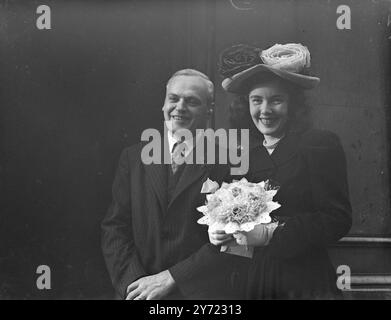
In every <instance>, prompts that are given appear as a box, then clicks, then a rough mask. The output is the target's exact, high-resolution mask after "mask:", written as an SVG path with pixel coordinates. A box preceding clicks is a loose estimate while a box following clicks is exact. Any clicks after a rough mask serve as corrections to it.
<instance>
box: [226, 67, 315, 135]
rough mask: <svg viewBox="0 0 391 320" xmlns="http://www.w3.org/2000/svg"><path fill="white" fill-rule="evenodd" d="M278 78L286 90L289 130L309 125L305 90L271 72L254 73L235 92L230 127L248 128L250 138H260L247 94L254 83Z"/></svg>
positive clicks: (298, 130) (302, 128)
mask: <svg viewBox="0 0 391 320" xmlns="http://www.w3.org/2000/svg"><path fill="white" fill-rule="evenodd" d="M275 79H278V80H279V81H280V82H281V83H282V84H283V85H284V88H285V89H286V90H287V93H288V96H289V102H288V123H287V126H288V127H287V130H289V132H303V131H305V130H307V129H309V128H310V127H311V125H312V124H311V108H310V106H309V105H308V104H307V100H306V95H305V90H304V89H302V88H300V87H298V86H297V85H295V84H292V83H291V82H289V81H286V80H283V79H281V78H279V77H277V76H275V75H274V74H272V73H262V74H258V75H255V76H253V77H251V78H249V79H247V81H246V82H245V83H243V85H242V90H241V91H242V92H243V93H240V94H236V95H235V96H234V99H233V101H232V103H231V104H230V107H229V122H230V127H231V128H234V129H249V130H250V135H251V137H252V138H256V139H258V138H262V137H263V136H262V134H261V133H260V132H259V130H258V129H257V128H256V126H255V124H254V122H253V120H252V118H251V115H250V107H249V99H248V94H249V93H250V90H251V88H252V87H254V85H258V84H263V83H266V82H269V81H272V80H275Z"/></svg>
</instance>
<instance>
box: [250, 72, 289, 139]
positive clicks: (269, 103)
mask: <svg viewBox="0 0 391 320" xmlns="http://www.w3.org/2000/svg"><path fill="white" fill-rule="evenodd" d="M248 98H249V106H250V114H251V118H252V120H253V122H254V124H255V126H256V127H257V128H258V130H259V131H260V132H261V133H262V134H263V135H264V136H270V137H273V138H280V137H281V136H282V135H283V134H284V132H285V129H286V124H287V122H288V104H289V94H288V92H287V90H286V88H285V86H284V85H283V83H281V81H279V80H277V79H273V80H270V81H267V82H264V83H262V84H257V85H255V86H253V87H252V88H251V90H250V93H249V95H248Z"/></svg>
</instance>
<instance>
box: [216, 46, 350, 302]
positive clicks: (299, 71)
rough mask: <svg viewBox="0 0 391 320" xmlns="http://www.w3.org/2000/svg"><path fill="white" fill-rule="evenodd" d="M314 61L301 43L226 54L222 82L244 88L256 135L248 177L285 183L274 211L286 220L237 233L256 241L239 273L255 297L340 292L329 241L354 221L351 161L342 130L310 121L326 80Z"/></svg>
mask: <svg viewBox="0 0 391 320" xmlns="http://www.w3.org/2000/svg"><path fill="white" fill-rule="evenodd" d="M237 61H239V63H237ZM309 65H310V53H309V51H308V49H307V48H306V47H304V46H302V45H300V44H287V45H275V46H273V47H271V48H270V49H268V50H264V51H261V50H259V49H257V48H252V47H248V46H242V45H240V46H237V47H233V48H231V49H229V50H228V51H225V52H224V53H223V55H222V63H221V68H222V70H223V74H224V76H225V77H226V79H225V80H224V81H223V83H222V86H223V88H224V89H225V90H226V91H227V92H231V93H234V94H236V95H237V98H236V101H235V103H234V104H233V106H232V108H231V117H232V119H231V120H233V122H235V124H236V125H238V124H239V126H240V127H242V128H250V132H251V133H252V137H253V142H252V143H250V146H251V147H250V153H249V156H250V167H249V171H248V173H247V175H246V178H247V179H248V180H249V181H251V182H260V181H265V180H270V181H272V182H273V184H276V185H278V186H279V191H278V192H277V195H276V196H275V197H274V201H277V202H278V203H279V204H281V207H280V208H279V209H277V210H275V211H274V212H273V213H272V216H273V218H274V219H275V221H277V222H278V224H277V223H275V224H273V225H271V226H270V227H265V225H258V226H257V227H256V228H255V229H254V230H253V231H251V232H249V233H242V234H237V235H235V238H236V241H237V242H238V243H239V244H244V243H247V244H248V245H252V246H254V247H255V250H254V256H253V258H252V259H251V260H250V259H248V260H247V261H248V263H246V264H245V267H241V269H240V270H239V278H238V279H237V280H236V281H237V283H239V284H240V285H241V286H242V290H243V294H244V297H245V298H247V299H291V298H294V299H296V298H310V299H314V298H321V299H324V298H337V297H339V296H340V292H339V291H338V289H337V287H336V280H337V277H336V273H335V270H334V267H333V266H332V264H331V262H330V259H329V257H328V253H327V247H328V246H329V245H331V244H334V243H336V242H337V241H338V239H340V238H341V237H343V236H344V235H346V234H347V232H348V231H349V229H350V227H351V205H350V200H349V193H348V183H347V174H346V161H345V156H344V152H343V149H342V147H341V144H340V141H339V139H338V137H337V136H336V135H335V134H333V133H331V132H329V131H321V130H315V129H311V128H310V126H309V124H308V121H306V119H307V118H308V107H307V106H306V104H305V101H304V90H305V89H312V88H314V87H315V86H316V85H317V84H318V83H319V78H317V77H312V76H309V75H308V68H309ZM249 121H250V122H249ZM246 123H247V125H246ZM236 178H237V177H236ZM209 238H210V241H211V243H212V244H214V245H222V244H224V243H226V242H227V241H229V240H231V239H232V237H231V236H230V235H227V234H225V233H224V232H223V231H215V232H210V233H209Z"/></svg>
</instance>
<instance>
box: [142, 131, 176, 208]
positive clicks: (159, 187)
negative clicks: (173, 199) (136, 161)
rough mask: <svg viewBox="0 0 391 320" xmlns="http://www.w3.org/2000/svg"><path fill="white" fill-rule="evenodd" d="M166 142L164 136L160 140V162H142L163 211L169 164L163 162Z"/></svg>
mask: <svg viewBox="0 0 391 320" xmlns="http://www.w3.org/2000/svg"><path fill="white" fill-rule="evenodd" d="M167 146H168V142H167V139H166V138H165V139H164V140H163V141H162V146H161V148H162V149H161V150H162V151H163V152H162V154H161V156H162V159H161V163H162V164H144V168H145V172H146V175H147V177H148V183H149V184H150V185H151V186H152V189H153V190H154V191H155V193H156V196H157V198H158V199H159V202H160V205H161V208H162V210H163V211H164V213H165V212H166V211H167V201H168V200H167V166H170V165H169V164H167V165H166V164H164V155H165V154H166V157H167V152H168V157H170V156H169V151H168V150H167Z"/></svg>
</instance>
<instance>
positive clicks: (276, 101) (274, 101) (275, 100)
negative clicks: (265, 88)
mask: <svg viewBox="0 0 391 320" xmlns="http://www.w3.org/2000/svg"><path fill="white" fill-rule="evenodd" d="M283 102H284V100H283V99H273V101H272V103H273V104H281V103H283Z"/></svg>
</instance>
